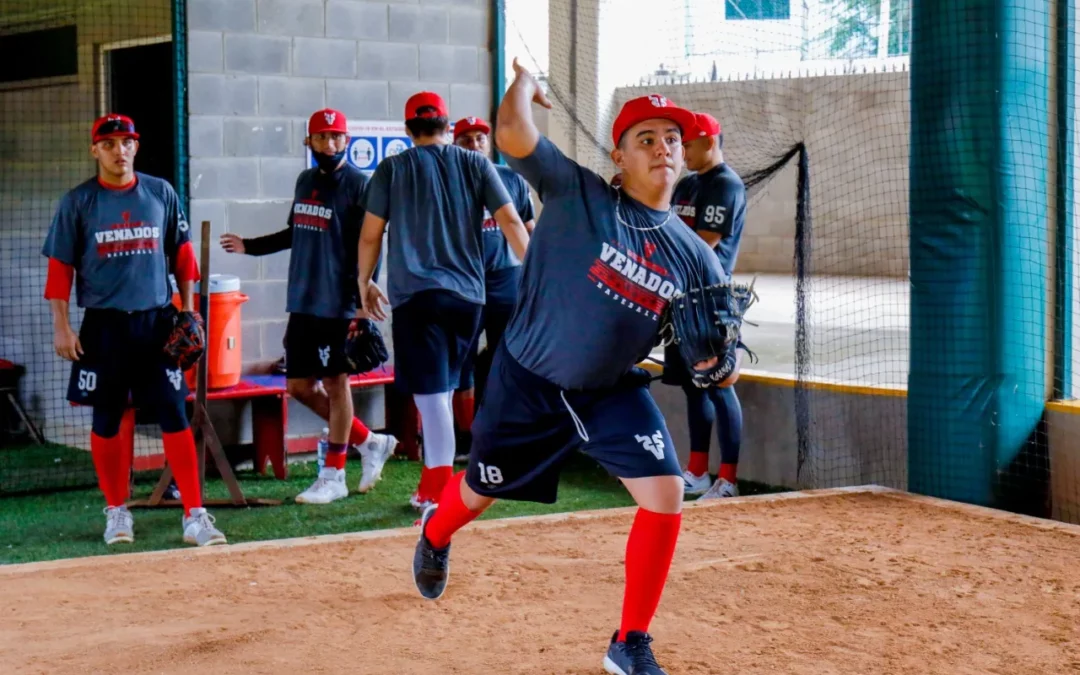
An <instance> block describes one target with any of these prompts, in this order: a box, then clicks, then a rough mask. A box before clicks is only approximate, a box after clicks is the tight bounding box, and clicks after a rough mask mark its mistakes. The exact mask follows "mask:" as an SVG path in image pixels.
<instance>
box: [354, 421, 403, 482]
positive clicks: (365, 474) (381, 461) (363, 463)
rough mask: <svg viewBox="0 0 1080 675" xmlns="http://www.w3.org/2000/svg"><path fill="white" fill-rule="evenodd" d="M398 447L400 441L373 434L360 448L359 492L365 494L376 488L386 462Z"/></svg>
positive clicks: (391, 437)
mask: <svg viewBox="0 0 1080 675" xmlns="http://www.w3.org/2000/svg"><path fill="white" fill-rule="evenodd" d="M397 446H398V440H397V439H396V438H394V437H393V436H391V435H389V434H377V433H375V432H371V434H370V436H369V437H368V439H367V440H366V441H365V442H364V444H363V445H361V446H360V467H361V470H362V473H361V474H360V485H359V486H357V488H356V489H357V490H358V491H360V492H361V493H363V492H367V491H368V490H370V489H371V488H373V487H375V483H377V482H379V479H380V478H382V471H383V467H384V466H386V460H388V459H390V457H391V456H392V455H393V454H394V450H396V449H397Z"/></svg>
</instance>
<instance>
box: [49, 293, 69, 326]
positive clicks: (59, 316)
mask: <svg viewBox="0 0 1080 675" xmlns="http://www.w3.org/2000/svg"><path fill="white" fill-rule="evenodd" d="M68 308H69V303H68V301H67V300H58V299H56V298H53V299H52V300H49V309H51V310H52V319H53V330H70V329H71V317H70V315H69V314H68Z"/></svg>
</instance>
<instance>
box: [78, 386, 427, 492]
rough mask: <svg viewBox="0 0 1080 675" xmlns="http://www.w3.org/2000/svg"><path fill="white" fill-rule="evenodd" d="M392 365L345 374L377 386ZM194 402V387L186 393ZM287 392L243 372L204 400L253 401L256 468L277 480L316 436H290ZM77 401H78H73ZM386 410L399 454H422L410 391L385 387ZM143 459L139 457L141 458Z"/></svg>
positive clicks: (142, 464) (145, 465)
mask: <svg viewBox="0 0 1080 675" xmlns="http://www.w3.org/2000/svg"><path fill="white" fill-rule="evenodd" d="M393 382H394V369H393V367H392V366H382V367H380V368H376V369H375V370H373V371H371V372H368V373H364V374H362V375H353V376H351V377H350V378H349V385H350V386H351V387H352V388H354V389H355V388H358V387H375V386H380V385H387V384H393ZM187 399H188V401H190V402H194V401H195V392H191V393H190V394H188V397H187ZM288 399H289V394H288V390H287V389H286V383H285V376H284V375H247V376H244V377H242V378H241V379H240V382H239V384H237V385H236V386H234V387H226V388H224V389H211V390H209V391H207V392H206V400H207V403H209V402H210V401H251V441H252V445H254V446H255V471H257V472H258V473H260V474H262V473H265V472H266V464H267V463H268V462H269V464H270V465H271V466H272V467H273V469H274V476H275V477H277V478H279V479H285V478H287V477H288V475H289V472H288V462H287V461H286V455H287V454H288V453H300V452H311V451H313V450H314V449H315V447H316V445H317V443H318V438H317V437H309V438H294V439H290V438H288V428H289V402H288ZM72 405H78V404H74V403H73V404H72ZM384 405H385V407H384V409H385V415H386V427H387V430H388V431H389V432H390V433H392V434H394V435H395V436H397V438H398V441H400V444H399V445H398V449H397V453H398V454H404V455H405V456H406V457H407V458H408V459H411V460H418V459H420V447H419V442H418V433H417V431H418V429H419V415H418V413H417V411H416V406H415V405H414V404H413V401H412V397H411V396H403V395H401V394H400V393H398V392H397V391H396V390H395V389H394V388H393V387H386V391H385V403H384ZM139 459H141V458H139ZM159 459H160V460H161V461H160V462H154V461H152V460H151V461H149V462H147V461H146V460H145V459H144V460H143V462H137V464H140V466H136V469H138V470H143V469H152V468H161V466H164V464H163V460H164V457H161V458H159Z"/></svg>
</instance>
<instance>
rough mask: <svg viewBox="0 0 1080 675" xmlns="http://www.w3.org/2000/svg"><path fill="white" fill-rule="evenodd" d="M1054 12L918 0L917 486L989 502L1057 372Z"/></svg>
mask: <svg viewBox="0 0 1080 675" xmlns="http://www.w3.org/2000/svg"><path fill="white" fill-rule="evenodd" d="M1049 23H1050V11H1049V5H1048V4H1047V2H1045V1H1043V2H1038V1H1036V0H1004V1H1001V0H998V1H994V0H919V1H918V2H915V3H913V26H912V48H911V186H910V209H911V369H910V376H909V388H908V487H909V489H910V490H911V491H913V492H918V493H922V494H930V495H934V496H939V497H944V498H947V499H955V500H960V501H965V502H971V503H978V504H990V503H992V501H993V492H994V480H995V474H996V471H997V469H998V468H999V467H1004V466H1005V465H1006V464H1007V463H1008V462H1010V461H1012V459H1013V458H1014V457H1015V456H1016V455H1017V453H1018V452H1019V451H1020V450H1021V449H1022V447H1023V446H1024V444H1025V442H1026V440H1027V438H1028V437H1029V435H1030V434H1031V433H1032V431H1033V430H1034V429H1035V426H1036V424H1037V423H1038V420H1039V418H1040V416H1041V414H1042V409H1043V402H1044V396H1043V393H1044V392H1043V390H1044V386H1045V382H1046V358H1047V357H1046V353H1045V352H1046V350H1045V344H1046V343H1045V335H1046V328H1045V322H1046V298H1047V292H1048V290H1049V288H1048V284H1047V275H1048V258H1047V235H1048V232H1049V227H1050V224H1049V223H1048V222H1047V217H1048V214H1047V203H1048V195H1047V180H1048V174H1049V170H1050V167H1049V166H1048V144H1049V120H1050V117H1049V96H1050V90H1049V86H1050V81H1049V77H1050V73H1049V57H1050V52H1049V47H1050V43H1049V40H1050V35H1051V32H1050V25H1049Z"/></svg>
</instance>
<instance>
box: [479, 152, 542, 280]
mask: <svg viewBox="0 0 1080 675" xmlns="http://www.w3.org/2000/svg"><path fill="white" fill-rule="evenodd" d="M495 171H497V172H498V174H499V178H500V179H502V182H503V186H504V187H505V188H506V191H507V192H508V193H510V199H511V201H513V204H514V209H515V210H516V211H517V213H518V215H519V216H520V217H521V222H523V223H527V222H529V221H530V220H532V219H534V218H535V217H536V215H535V214H534V213H533V203H532V197H530V196H529V186H528V184H527V183H526V182H525V179H524V178H522V177H521V176H519V175H517V174H516V173H514V170H513V169H511V168H510V167H508V166H501V165H499V164H496V165H495ZM520 264H521V261H520V260H518V259H517V256H516V255H514V252H513V251H512V250H510V242H509V241H507V240H506V235H504V234H503V232H502V230H501V229H500V228H499V224H498V223H497V222H495V219H494V218H492V217H491V212H490V211H488V210H487V209H484V269H485V270H486V271H488V272H493V271H496V270H503V269H506V268H507V267H516V266H517V265H520Z"/></svg>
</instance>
